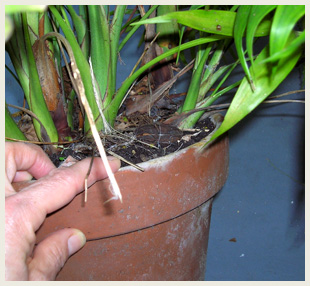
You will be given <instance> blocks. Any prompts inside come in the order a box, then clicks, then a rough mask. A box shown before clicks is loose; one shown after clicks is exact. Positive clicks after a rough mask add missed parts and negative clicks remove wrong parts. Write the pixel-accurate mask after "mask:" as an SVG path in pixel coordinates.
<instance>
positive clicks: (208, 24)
mask: <svg viewBox="0 0 310 286" xmlns="http://www.w3.org/2000/svg"><path fill="white" fill-rule="evenodd" d="M172 19H176V20H177V21H178V23H179V24H182V25H185V26H188V27H191V28H193V29H196V30H199V31H202V32H206V33H211V34H217V35H223V36H229V37H232V36H233V27H234V23H235V19H236V13H235V12H231V11H222V10H208V11H205V10H193V11H180V12H173V13H169V14H167V15H164V16H160V17H155V18H152V19H147V20H145V21H139V22H138V23H135V25H142V24H155V23H167V22H170V21H171V20H172ZM269 31H270V21H266V22H264V21H263V22H262V23H261V24H260V25H259V27H258V29H257V30H256V33H255V36H257V37H262V36H266V35H268V34H269Z"/></svg>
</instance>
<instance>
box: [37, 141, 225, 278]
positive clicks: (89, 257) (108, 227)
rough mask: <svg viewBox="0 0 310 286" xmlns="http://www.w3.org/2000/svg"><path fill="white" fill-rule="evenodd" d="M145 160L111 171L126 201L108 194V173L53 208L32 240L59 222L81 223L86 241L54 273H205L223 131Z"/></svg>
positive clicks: (221, 177) (221, 179)
mask: <svg viewBox="0 0 310 286" xmlns="http://www.w3.org/2000/svg"><path fill="white" fill-rule="evenodd" d="M203 144H204V142H200V143H197V144H195V145H193V146H191V147H189V148H187V149H184V150H180V151H179V152H176V153H174V154H171V155H168V156H165V157H163V158H159V159H155V160H151V161H149V162H146V163H142V164H141V166H142V167H144V168H145V171H144V172H141V171H137V170H136V169H133V168H131V167H130V168H127V167H126V168H123V169H121V170H120V171H119V172H117V173H116V180H117V182H118V183H119V186H120V189H121V192H122V195H123V203H121V202H120V201H116V200H113V201H110V202H108V203H107V204H104V202H106V201H107V200H108V199H109V198H110V197H111V193H110V192H109V186H110V183H109V181H108V180H104V181H100V182H98V183H96V184H94V185H93V186H92V187H91V188H90V189H89V190H88V201H87V203H86V204H85V203H84V202H83V200H84V194H80V195H78V196H76V197H75V198H74V200H73V201H72V202H71V203H70V204H69V205H67V206H66V207H64V208H62V209H61V210H60V211H57V212H55V213H53V214H51V215H50V216H49V217H48V218H47V219H46V220H45V222H44V224H43V225H42V227H41V228H40V229H39V230H38V232H37V241H38V242H39V241H40V240H42V239H43V238H44V237H45V236H46V235H48V234H49V233H51V232H53V231H55V230H58V229H61V228H63V227H73V228H78V229H80V230H82V231H83V232H84V234H85V235H86V238H87V243H86V245H85V246H84V247H83V248H82V249H81V250H80V251H79V252H77V253H76V254H74V255H73V256H71V257H70V258H69V260H68V261H67V262H66V264H65V265H64V267H63V269H62V270H61V271H60V273H59V274H58V276H57V278H56V279H57V280H75V281H76V280H81V281H89V280H97V281H98V280H110V281H116V280H119V281H120V280H128V281H135V280H139V281H141V280H157V281H158V280H160V281H164V280H184V281H188V280H204V276H205V263H206V255H207V246H208V238H209V226H210V217H211V208H212V200H213V196H214V195H215V194H216V193H217V192H218V191H219V190H220V189H221V188H222V186H223V185H224V183H225V181H226V179H227V176H228V160H229V159H228V158H229V156H228V152H229V151H228V150H229V149H228V147H229V145H228V137H227V136H224V137H221V138H220V139H219V140H217V141H216V142H215V143H214V144H212V145H210V146H209V147H208V148H205V149H204V150H203V151H202V152H201V146H202V145H203Z"/></svg>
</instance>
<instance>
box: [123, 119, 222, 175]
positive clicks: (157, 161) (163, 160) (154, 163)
mask: <svg viewBox="0 0 310 286" xmlns="http://www.w3.org/2000/svg"><path fill="white" fill-rule="evenodd" d="M209 117H210V119H211V120H212V122H213V123H214V125H215V128H214V130H213V131H212V132H211V133H210V134H209V135H208V136H206V137H205V138H204V139H202V140H201V141H199V142H197V143H195V144H193V145H191V146H188V147H186V148H183V149H181V150H179V151H176V152H174V153H171V154H168V155H166V156H163V157H159V158H154V159H151V160H149V161H146V162H141V163H139V164H137V165H138V166H139V167H141V168H143V169H144V170H147V169H150V168H158V167H160V168H161V169H163V170H165V168H166V166H167V165H168V164H169V163H170V161H171V160H173V159H175V158H178V157H179V156H181V155H182V154H184V153H185V152H187V150H188V149H189V148H195V149H196V150H197V151H201V150H202V147H203V146H204V145H205V144H206V142H208V141H209V140H210V139H211V137H212V136H213V134H214V133H215V131H216V130H217V129H218V128H219V127H220V125H221V123H222V121H223V115H221V114H220V113H215V114H212V115H210V116H209ZM207 147H208V146H205V147H204V149H205V148H207ZM124 171H135V172H139V173H140V172H141V171H140V170H138V169H137V168H135V167H132V166H125V167H122V168H120V169H119V170H118V172H124Z"/></svg>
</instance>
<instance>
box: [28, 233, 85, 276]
mask: <svg viewBox="0 0 310 286" xmlns="http://www.w3.org/2000/svg"><path fill="white" fill-rule="evenodd" d="M85 242H86V238H85V235H84V234H83V233H82V232H81V231H79V230H77V229H72V228H67V229H62V230H59V231H57V232H55V233H53V234H51V235H50V236H48V237H47V238H45V239H44V240H43V241H41V242H40V243H39V244H38V246H37V247H36V248H35V250H34V253H33V258H32V260H31V261H30V263H29V265H28V266H29V280H37V281H38V280H54V279H55V277H56V275H57V273H58V272H59V271H60V270H61V268H62V267H63V266H64V264H65V262H66V261H67V260H68V258H69V256H71V255H72V254H74V253H75V252H77V251H78V250H79V249H81V248H82V247H83V246H84V244H85Z"/></svg>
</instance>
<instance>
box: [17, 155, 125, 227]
mask: <svg viewBox="0 0 310 286" xmlns="http://www.w3.org/2000/svg"><path fill="white" fill-rule="evenodd" d="M112 158H113V157H112ZM112 158H110V161H109V163H110V166H111V169H112V171H113V172H116V171H117V170H118V169H119V167H120V161H119V160H118V159H115V158H113V159H112ZM90 160H91V159H90V158H87V159H84V160H82V161H80V162H78V163H75V164H74V165H72V166H70V167H60V168H58V169H54V170H52V171H51V172H50V173H49V174H48V175H47V176H45V177H43V178H41V179H39V180H37V181H35V182H33V183H32V184H31V185H30V186H28V187H26V188H24V189H23V190H22V191H20V192H19V194H18V195H19V204H22V205H23V207H24V208H25V210H24V214H25V216H26V217H24V220H25V221H30V222H32V223H33V227H34V231H36V230H37V229H38V228H39V226H40V225H41V223H42V222H43V220H44V219H45V216H46V215H47V214H48V213H51V212H53V211H56V210H58V209H59V208H61V207H63V206H64V205H66V204H68V203H69V202H70V201H71V200H72V199H73V198H74V197H75V196H76V195H77V194H78V193H80V192H81V191H82V190H83V189H84V180H85V177H86V174H87V172H88V169H89V164H90ZM106 177H107V172H106V170H105V168H104V166H103V164H102V161H101V159H100V158H95V159H94V161H93V166H92V169H91V173H90V175H89V177H88V185H89V186H91V185H92V184H93V183H95V182H96V181H98V180H102V179H104V178H106ZM23 202H25V203H23ZM21 207H22V206H20V208H21Z"/></svg>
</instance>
